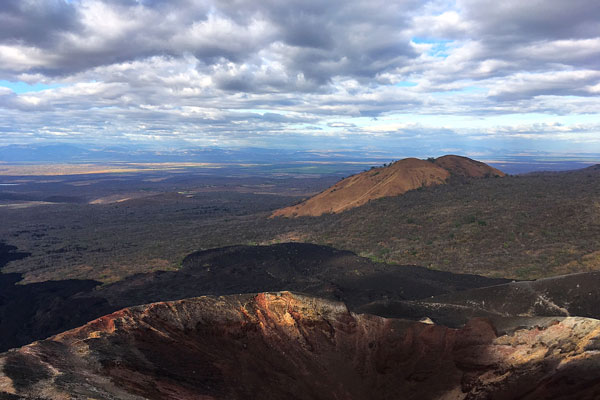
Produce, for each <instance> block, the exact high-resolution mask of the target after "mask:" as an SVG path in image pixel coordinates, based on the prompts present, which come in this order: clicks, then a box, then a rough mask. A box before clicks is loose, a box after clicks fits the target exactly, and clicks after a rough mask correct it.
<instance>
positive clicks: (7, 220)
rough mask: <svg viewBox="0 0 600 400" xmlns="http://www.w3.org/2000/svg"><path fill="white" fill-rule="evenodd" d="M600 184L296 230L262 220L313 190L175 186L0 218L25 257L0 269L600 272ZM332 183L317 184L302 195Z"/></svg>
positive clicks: (518, 185) (532, 181)
mask: <svg viewBox="0 0 600 400" xmlns="http://www.w3.org/2000/svg"><path fill="white" fill-rule="evenodd" d="M598 178H599V176H598V174H597V173H593V174H590V173H584V172H580V173H562V174H539V175H523V176H514V177H513V176H511V177H505V178H502V179H480V180H465V181H457V182H453V183H451V184H448V185H440V186H435V187H428V188H424V189H422V190H418V191H416V190H415V191H411V192H408V193H406V194H405V195H403V196H398V197H393V198H383V199H379V200H375V201H371V202H369V203H368V204H366V205H364V206H362V207H358V208H356V209H353V210H349V211H347V212H344V213H341V214H327V215H323V216H321V217H302V218H296V219H287V218H274V219H269V218H268V217H269V215H270V213H271V211H272V210H274V209H276V208H280V207H283V206H286V205H290V204H293V203H294V202H297V201H298V200H299V199H300V198H301V196H283V195H282V194H285V193H295V192H300V191H299V190H298V185H299V184H303V185H304V187H305V189H309V186H310V185H309V182H308V181H306V180H305V179H297V180H292V181H290V180H289V179H281V180H271V181H269V182H268V183H269V186H268V192H269V193H263V194H260V193H257V192H258V190H252V191H249V192H247V193H246V192H243V191H245V190H246V187H245V186H244V187H241V189H240V186H236V187H233V188H229V190H230V191H225V189H227V188H226V187H224V185H222V186H221V188H216V189H219V190H214V191H210V190H207V191H205V192H201V193H198V192H197V190H196V189H197V187H200V186H202V185H203V184H204V183H203V181H202V179H200V178H198V180H197V181H195V182H193V184H189V183H187V184H185V185H174V186H173V189H170V190H173V191H174V192H175V193H165V194H162V195H159V196H152V197H147V198H138V199H134V200H131V201H124V202H120V203H113V204H99V205H90V204H86V203H77V204H54V205H47V206H38V207H30V208H25V209H8V208H0V218H1V220H2V222H3V223H2V224H0V237H1V238H3V240H5V241H6V242H7V243H9V244H13V245H15V246H18V248H19V249H20V250H22V251H29V252H31V253H32V256H31V257H29V258H27V259H25V260H21V261H17V262H14V263H12V264H10V265H9V266H8V267H7V268H6V269H5V271H6V272H12V271H14V272H21V273H24V274H25V277H26V281H29V282H31V281H43V280H47V279H65V278H93V279H99V280H102V281H104V282H111V281H115V280H118V279H121V278H122V277H124V276H127V275H130V274H133V273H137V272H146V271H150V270H157V269H160V270H171V269H176V268H178V267H179V265H180V262H181V260H182V259H183V257H185V256H186V255H187V254H189V253H191V252H193V251H195V250H198V249H206V248H212V247H220V246H227V245H235V244H267V243H279V242H287V241H302V242H312V243H318V244H326V245H332V246H334V247H338V248H341V249H347V250H352V251H354V252H356V253H357V254H360V255H364V256H366V257H368V258H370V259H372V260H374V261H378V262H380V261H381V262H393V263H398V264H405V265H406V264H414V265H422V266H426V267H429V268H433V269H440V270H447V271H453V272H464V273H476V274H482V275H486V276H490V277H500V276H502V277H509V278H515V279H531V278H539V277H544V276H552V275H560V274H566V273H572V272H577V271H589V270H596V269H600V256H599V254H600V242H599V241H598V238H600V202H599V201H598V198H600V179H598ZM335 180H336V177H329V178H328V180H327V181H321V182H320V183H319V180H318V179H317V180H314V181H312V183H311V184H312V185H313V186H312V187H310V190H312V191H313V192H317V191H319V190H322V189H323V188H324V187H327V186H328V185H330V184H331V183H333V182H334V181H335ZM166 182H167V183H168V181H166ZM142 183H143V184H140V185H139V187H140V188H147V187H148V184H147V182H142ZM167 183H165V185H167ZM263 183H264V182H263ZM169 187H170V186H169ZM257 187H259V186H257ZM83 188H85V187H83ZM210 189H211V190H212V187H211V188H210ZM242 189H243V190H242ZM78 190H82V189H80V187H78ZM107 190H108V189H107ZM177 191H184V192H185V193H192V194H187V195H177V194H176V192H177ZM240 191H242V192H240ZM305 192H306V190H305ZM270 193H274V194H270ZM302 197H303V196H302Z"/></svg>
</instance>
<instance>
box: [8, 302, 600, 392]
mask: <svg viewBox="0 0 600 400" xmlns="http://www.w3.org/2000/svg"><path fill="white" fill-rule="evenodd" d="M599 343H600V322H599V321H597V320H592V319H586V318H573V317H570V318H560V317H557V318H538V319H533V320H532V319H521V320H520V321H518V322H516V321H514V320H513V321H512V322H511V323H510V324H508V325H506V326H505V327H504V331H503V332H500V333H499V332H498V330H497V328H496V326H495V325H494V324H493V323H492V322H490V321H489V320H487V319H473V320H471V321H470V322H469V323H468V324H467V325H465V326H464V327H463V328H461V329H452V328H447V327H444V326H440V325H435V324H426V323H420V322H414V321H406V320H399V319H385V318H381V317H376V316H371V315H364V314H363V315H359V314H354V313H352V312H349V311H348V309H347V307H346V306H345V305H344V304H343V303H338V302H332V301H327V300H321V299H316V298H313V297H308V296H303V295H297V294H293V293H289V292H279V293H260V294H256V295H232V296H224V297H200V298H193V299H186V300H180V301H175V302H162V303H154V304H150V305H145V306H138V307H132V308H128V309H124V310H121V311H118V312H116V313H113V314H110V315H107V316H105V317H102V318H100V319H97V320H95V321H92V322H90V323H88V324H86V325H84V326H83V327H81V328H77V329H74V330H71V331H68V332H65V333H63V334H59V335H57V336H54V337H52V338H49V339H47V340H43V341H40V342H36V343H33V344H31V345H28V346H25V347H22V348H20V349H18V350H13V351H10V352H8V353H5V354H3V355H1V356H0V371H2V372H0V391H1V392H3V393H4V395H3V396H4V398H6V399H10V398H36V399H64V398H81V399H83V398H95V399H115V398H118V399H142V398H143V399H249V398H261V399H283V398H293V399H373V398H377V399H398V398H403V399H434V398H435V399H514V398H520V399H585V398H589V399H592V398H597V397H598V396H600V381H598V376H599V373H600V352H599V350H600V347H599Z"/></svg>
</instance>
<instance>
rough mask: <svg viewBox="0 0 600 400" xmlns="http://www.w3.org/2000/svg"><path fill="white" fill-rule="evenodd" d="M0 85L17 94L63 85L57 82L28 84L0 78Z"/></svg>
mask: <svg viewBox="0 0 600 400" xmlns="http://www.w3.org/2000/svg"><path fill="white" fill-rule="evenodd" d="M0 86H2V87H6V88H9V89H10V90H12V91H13V92H15V93H17V94H21V93H29V92H41V91H42V90H47V89H56V88H58V87H61V86H63V85H59V84H54V85H46V84H44V83H34V84H33V85H30V84H28V83H25V82H21V81H18V82H10V81H2V80H0Z"/></svg>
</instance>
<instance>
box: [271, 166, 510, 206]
mask: <svg viewBox="0 0 600 400" xmlns="http://www.w3.org/2000/svg"><path fill="white" fill-rule="evenodd" d="M451 175H455V176H462V177H472V178H482V177H488V176H504V173H502V172H501V171H499V170H497V169H495V168H492V167H490V166H488V165H486V164H484V163H482V162H479V161H475V160H471V159H470V158H466V157H460V156H453V155H448V156H443V157H440V158H438V159H436V160H435V161H434V162H430V161H425V160H419V159H417V158H405V159H403V160H400V161H397V162H395V163H393V164H390V165H388V166H384V167H380V168H373V169H371V170H370V171H365V172H362V173H360V174H356V175H353V176H351V177H349V178H346V179H343V180H341V181H340V182H338V183H336V184H335V185H333V186H332V187H330V188H329V189H326V190H325V191H323V192H321V193H319V194H317V195H316V196H313V197H311V198H310V199H308V200H305V201H303V202H302V203H300V204H296V205H294V206H290V207H286V208H282V209H279V210H277V211H275V212H274V213H273V214H272V216H273V217H279V216H282V217H300V216H319V215H322V214H325V213H339V212H342V211H346V210H349V209H351V208H354V207H358V206H361V205H363V204H366V203H367V202H369V201H370V200H374V199H378V198H380V197H387V196H398V195H401V194H404V193H406V192H408V191H409V190H414V189H418V188H421V187H424V186H431V185H439V184H442V183H446V182H447V180H448V178H450V176H451Z"/></svg>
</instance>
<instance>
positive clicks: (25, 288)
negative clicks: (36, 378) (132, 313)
mask: <svg viewBox="0 0 600 400" xmlns="http://www.w3.org/2000/svg"><path fill="white" fill-rule="evenodd" d="M27 256H29V254H28V253H22V252H18V251H17V248H16V247H14V246H10V245H6V244H4V243H1V242H0V269H1V268H2V267H4V266H5V265H6V264H7V263H8V262H10V261H14V260H20V259H23V258H25V257H27ZM21 279H22V276H21V274H16V273H10V274H2V273H0V351H5V350H7V349H9V348H11V347H18V346H22V345H24V344H27V343H30V342H33V341H34V340H38V339H43V338H45V337H47V336H49V335H52V334H55V333H59V332H62V331H64V330H65V329H69V328H73V327H76V326H79V325H82V324H84V323H86V322H88V321H89V320H90V319H93V318H95V317H99V316H101V315H104V314H106V313H108V312H110V311H111V309H110V307H108V302H107V301H106V300H105V299H102V298H92V297H88V298H83V299H80V300H77V301H73V296H74V295H75V294H77V293H82V292H89V291H91V290H92V289H93V288H94V287H96V286H97V285H98V284H100V282H96V281H92V280H76V279H69V280H64V281H48V282H42V283H33V284H29V285H17V282H19V281H20V280H21Z"/></svg>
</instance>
